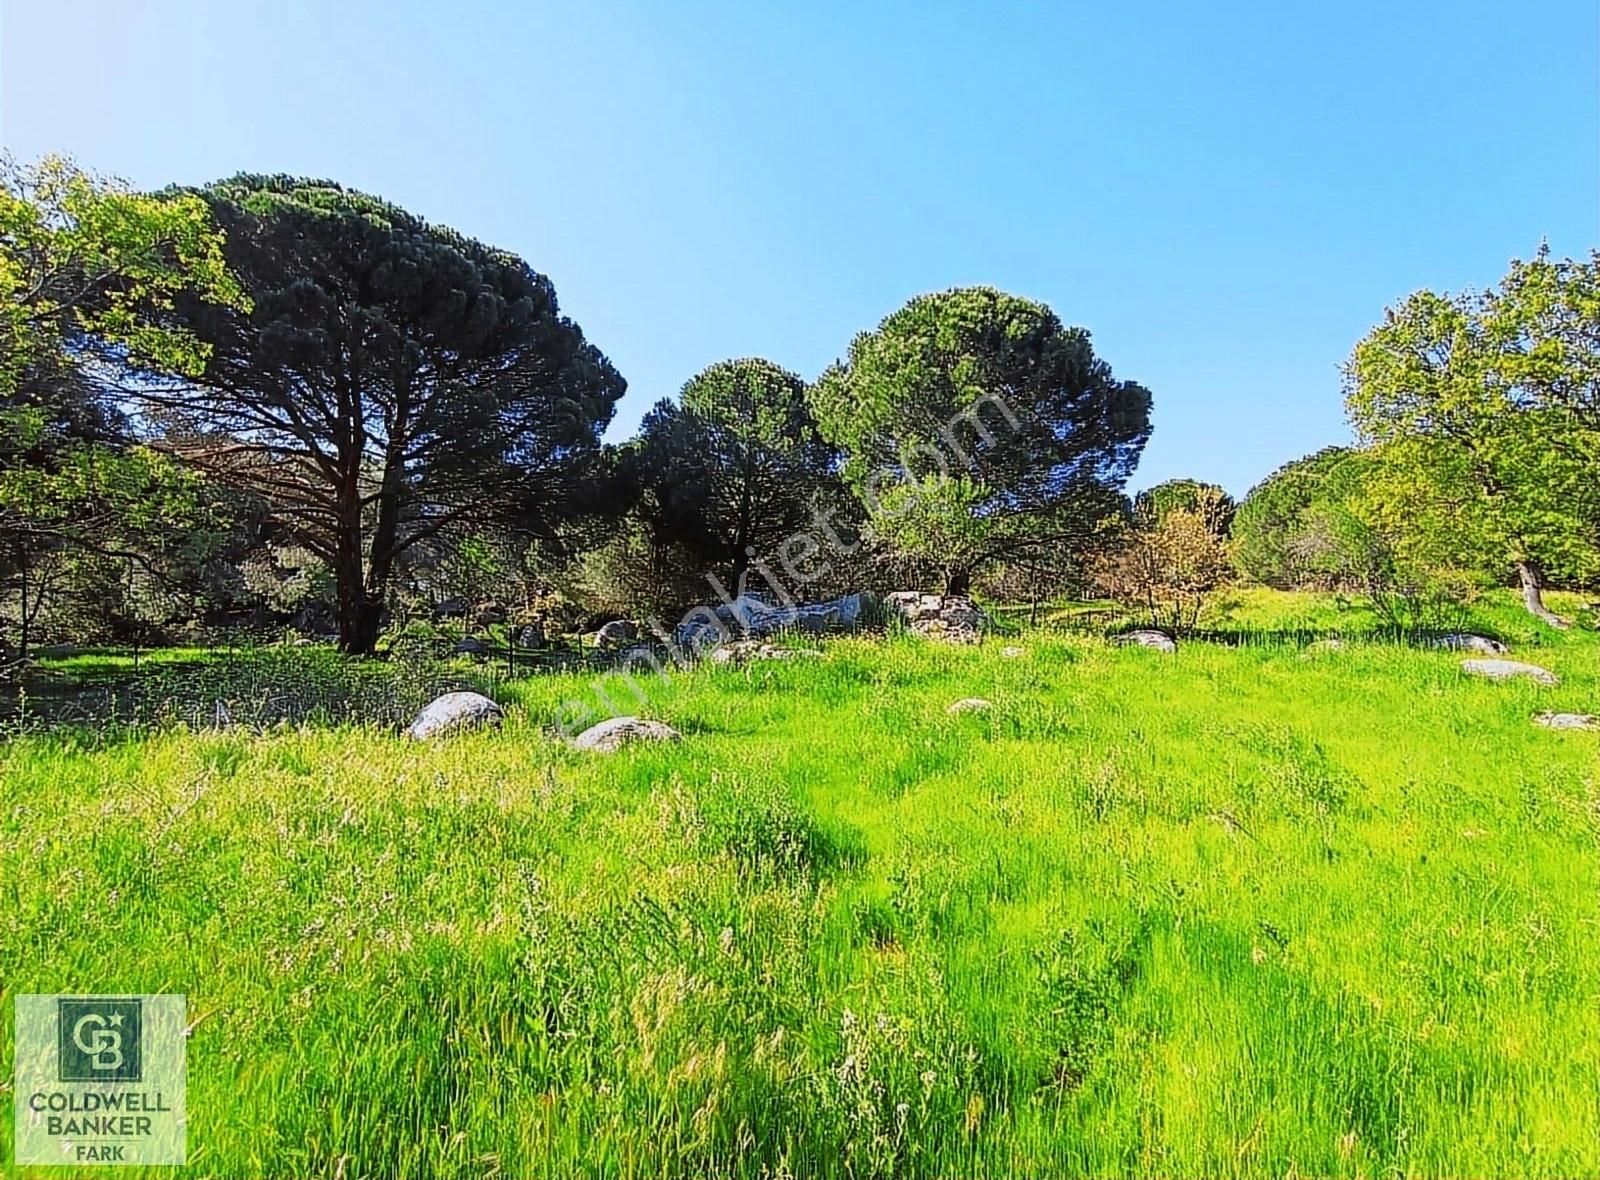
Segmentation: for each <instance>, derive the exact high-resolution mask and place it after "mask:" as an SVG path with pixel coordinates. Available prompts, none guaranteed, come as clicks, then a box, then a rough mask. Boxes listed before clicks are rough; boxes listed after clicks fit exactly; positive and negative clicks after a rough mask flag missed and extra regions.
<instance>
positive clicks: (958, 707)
mask: <svg viewBox="0 0 1600 1180" xmlns="http://www.w3.org/2000/svg"><path fill="white" fill-rule="evenodd" d="M993 707H994V706H993V704H992V703H991V702H989V701H986V700H984V699H983V698H982V697H962V698H961V699H960V700H959V701H951V702H950V707H949V708H948V709H946V710H945V712H946V713H986V712H988V711H989V710H990V709H991V708H993Z"/></svg>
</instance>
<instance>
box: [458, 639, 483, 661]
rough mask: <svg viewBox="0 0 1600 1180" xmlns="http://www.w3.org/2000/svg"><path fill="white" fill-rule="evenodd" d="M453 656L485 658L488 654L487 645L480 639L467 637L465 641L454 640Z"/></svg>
mask: <svg viewBox="0 0 1600 1180" xmlns="http://www.w3.org/2000/svg"><path fill="white" fill-rule="evenodd" d="M455 654H456V655H458V656H486V655H488V654H489V645H488V644H486V643H484V641H483V640H481V639H475V638H473V637H472V636H471V635H468V636H467V637H466V638H465V639H458V640H456V646H455Z"/></svg>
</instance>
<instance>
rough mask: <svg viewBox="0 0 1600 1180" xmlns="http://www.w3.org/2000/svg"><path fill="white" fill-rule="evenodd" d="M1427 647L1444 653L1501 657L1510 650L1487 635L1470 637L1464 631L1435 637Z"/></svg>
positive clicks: (1470, 635)
mask: <svg viewBox="0 0 1600 1180" xmlns="http://www.w3.org/2000/svg"><path fill="white" fill-rule="evenodd" d="M1428 646H1429V647H1437V648H1442V649H1443V650H1445V651H1470V652H1472V653H1474V654H1475V655H1480V656H1503V655H1505V654H1506V652H1507V651H1509V650H1510V649H1509V648H1507V647H1506V645H1505V644H1503V643H1501V642H1500V641H1499V640H1498V639H1490V638H1489V637H1488V636H1487V635H1472V634H1469V633H1467V632H1465V631H1451V632H1449V633H1447V634H1444V635H1436V636H1434V637H1433V638H1432V639H1431V640H1429V642H1428Z"/></svg>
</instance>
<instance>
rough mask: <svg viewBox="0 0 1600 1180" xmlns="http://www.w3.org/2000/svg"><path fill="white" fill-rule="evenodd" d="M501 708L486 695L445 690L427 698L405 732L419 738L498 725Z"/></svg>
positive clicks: (502, 713)
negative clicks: (429, 698) (434, 697)
mask: <svg viewBox="0 0 1600 1180" xmlns="http://www.w3.org/2000/svg"><path fill="white" fill-rule="evenodd" d="M504 717H505V712H504V710H502V709H501V708H500V706H499V705H497V704H495V703H494V702H493V701H491V700H490V699H489V698H488V697H486V696H483V695H481V694H479V693H475V692H447V693H445V694H444V696H442V697H438V698H436V699H435V700H433V701H430V702H429V703H428V704H427V706H426V707H424V708H423V710H422V712H420V713H418V714H417V719H416V720H415V721H413V722H412V723H411V728H410V729H408V730H406V736H407V737H409V738H413V739H415V740H416V741H419V742H423V741H427V740H428V739H429V738H435V737H439V736H441V735H442V734H447V733H454V732H455V731H457V730H462V729H477V728H479V727H481V726H485V725H499V724H500V722H501V720H502V719H503V718H504Z"/></svg>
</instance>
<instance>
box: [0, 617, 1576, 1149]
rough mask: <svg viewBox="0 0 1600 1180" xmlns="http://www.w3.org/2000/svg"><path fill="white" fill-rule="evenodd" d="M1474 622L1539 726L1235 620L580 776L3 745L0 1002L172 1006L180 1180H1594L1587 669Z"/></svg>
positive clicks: (501, 737) (654, 696)
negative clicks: (1573, 720)
mask: <svg viewBox="0 0 1600 1180" xmlns="http://www.w3.org/2000/svg"><path fill="white" fill-rule="evenodd" d="M1481 621H1486V622H1487V623H1488V624H1489V625H1492V626H1494V627H1495V629H1497V630H1499V631H1500V632H1502V633H1504V634H1505V635H1506V636H1507V638H1509V639H1511V640H1512V641H1513V642H1514V644H1515V647H1514V651H1513V655H1514V656H1515V657H1518V658H1525V659H1531V660H1533V661H1534V662H1536V663H1540V664H1542V665H1544V666H1546V667H1548V668H1551V669H1552V670H1554V671H1556V672H1558V673H1559V674H1560V675H1561V676H1562V678H1563V682H1562V684H1561V686H1560V687H1557V688H1541V687H1538V686H1536V685H1532V684H1529V683H1498V684H1497V683H1489V682H1485V681H1481V680H1474V679H1471V678H1469V677H1467V676H1465V675H1463V674H1462V673H1461V672H1460V670H1459V663H1460V659H1461V657H1460V656H1459V655H1454V654H1452V653H1449V652H1440V651H1425V650H1414V649H1409V648H1406V647H1400V646H1393V645H1386V644H1378V643H1372V644H1367V643H1362V642H1355V643H1352V644H1351V645H1350V646H1348V647H1347V648H1345V649H1344V650H1342V651H1315V652H1314V651H1310V650H1307V649H1306V647H1305V646H1304V644H1303V643H1302V642H1288V641H1283V642H1274V641H1272V639H1271V636H1270V635H1268V634H1265V633H1263V632H1262V630H1261V628H1263V627H1268V626H1272V627H1277V628H1279V629H1280V630H1284V629H1289V630H1294V631H1296V632H1297V633H1299V632H1315V631H1319V630H1341V629H1342V630H1346V631H1350V632H1359V631H1361V630H1363V629H1365V628H1366V627H1368V626H1369V625H1370V620H1368V619H1365V618H1364V617H1363V616H1360V615H1359V614H1358V613H1353V612H1351V611H1348V610H1345V609H1343V608H1341V607H1340V606H1339V605H1338V604H1337V603H1335V602H1333V601H1332V600H1314V599H1310V598H1296V599H1289V598H1283V597H1275V596H1267V595H1255V596H1250V597H1248V598H1246V599H1244V600H1242V601H1241V602H1240V603H1239V604H1238V607H1237V609H1236V611H1235V613H1234V616H1233V623H1232V624H1230V625H1231V626H1233V627H1234V628H1235V630H1236V632H1237V634H1238V635H1239V636H1240V637H1245V638H1248V637H1251V636H1254V637H1255V641H1252V642H1244V643H1240V644H1238V645H1229V644H1227V643H1208V644H1198V643H1196V644H1189V645H1186V646H1185V647H1184V648H1183V649H1182V650H1181V651H1180V653H1179V654H1178V655H1177V656H1176V657H1165V656H1161V655H1159V654H1157V653H1153V652H1147V651H1143V650H1122V649H1116V648H1112V647H1110V646H1108V645H1107V644H1105V643H1104V642H1103V641H1101V640H1099V639H1096V638H1092V637H1084V636H1073V635H1067V634H1061V633H1057V632H1052V631H1047V630H1039V631H1030V632H1024V633H1022V634H1020V635H1017V636H1014V637H1010V638H1007V639H1004V640H997V641H992V642H989V643H986V644H984V645H982V646H981V647H978V648H972V649H964V648H951V647H943V646H936V645H932V644H928V643H923V642H919V641H916V640H912V639H906V638H901V639H891V640H884V641H868V640H839V641H835V642H831V643H828V644H827V645H825V647H824V648H823V651H824V653H825V654H824V656H823V657H822V658H818V659H806V660H800V659H796V660H790V661H785V662H763V663H756V664H752V665H750V666H748V667H746V668H711V667H703V668H700V669H697V670H695V671H693V672H690V673H684V674H675V675H673V676H672V677H671V678H670V680H669V682H667V683H665V684H658V683H655V682H648V683H647V684H646V690H647V692H648V694H649V696H648V702H647V703H646V704H644V705H642V706H637V707H635V705H634V704H633V702H631V701H630V700H629V699H628V698H627V696H626V694H625V692H623V691H622V690H621V688H620V686H618V685H617V684H615V683H613V684H612V686H611V687H612V692H613V695H614V696H616V698H617V700H618V703H619V704H625V705H626V706H627V707H626V708H625V709H624V711H628V712H641V713H643V714H645V715H648V716H653V717H658V718H660V719H662V720H665V721H668V722H670V723H671V724H673V725H674V726H676V727H677V728H678V729H679V730H681V731H682V732H683V734H684V735H685V736H684V740H683V741H682V742H680V743H677V744H675V745H671V746H656V747H649V748H635V749H631V750H627V751H624V752H622V753H620V754H616V755H612V756H595V755H584V754H580V753H578V752H575V751H573V750H571V749H569V748H567V747H565V746H564V745H563V744H562V743H560V742H559V741H558V740H557V739H556V738H554V737H553V736H552V735H551V733H550V732H549V731H550V726H551V723H552V722H553V720H554V719H555V717H556V716H557V713H558V710H559V708H560V707H561V704H562V702H563V701H564V700H566V699H568V698H570V697H573V696H582V695H583V694H585V693H587V692H589V691H590V690H591V684H592V681H591V680H590V679H588V678H583V677H575V676H545V677H537V678H531V679H527V680H522V681H516V682H512V683H509V684H506V685H502V686H501V687H500V689H499V690H498V691H499V692H500V695H501V696H502V699H503V700H504V701H505V702H506V703H507V704H508V705H510V707H511V708H510V717H509V719H508V722H507V724H506V726H505V727H504V728H503V729H502V730H500V731H498V732H490V733H475V734H467V735H462V736H458V737H456V738H453V739H450V740H447V741H443V742H439V743H435V744H431V745H426V746H423V745H416V744H409V743H405V742H402V741H400V740H398V739H397V738H395V737H394V736H393V733H392V731H389V730H380V729H378V728H350V727H345V728H336V729H318V728H311V727H306V728H299V729H283V730H280V731H275V732H268V733H265V734H251V733H239V732H229V731H224V732H217V733H200V734H191V733H187V732H181V731H169V732H157V733H151V734H147V735H142V736H140V735H125V736H117V737H99V738H97V737H95V736H93V735H89V734H86V733H81V732H80V733H68V734H57V735H54V736H23V737H18V738H15V739H13V740H11V741H9V742H7V743H4V744H0V784H3V785H0V983H3V987H4V990H5V992H6V993H7V998H8V999H9V996H10V995H11V994H15V993H17V992H32V991H93V992H116V991H129V992H152V991H175V992H183V993H186V994H187V996H188V1005H189V1013H190V1019H191V1020H192V1021H195V1027H194V1029H193V1034H192V1036H191V1039H190V1042H189V1054H188V1069H189V1087H188V1101H189V1120H190V1122H189V1125H190V1133H189V1144H190V1147H189V1150H190V1165H189V1167H188V1169H186V1170H185V1172H184V1173H183V1174H185V1175H189V1174H192V1175H215V1176H226V1177H235V1176H249V1175H259V1174H266V1175H282V1176H288V1175H296V1176H329V1177H341V1178H343V1180H356V1178H357V1177H365V1176H408V1177H424V1176H484V1175H494V1174H502V1175H507V1176H548V1177H565V1176H572V1175H577V1174H582V1175H594V1176H607V1177H612V1176H615V1177H634V1176H640V1177H643V1176H655V1177H662V1176H679V1175H683V1176H689V1175H694V1176H701V1175H717V1176H721V1175H732V1176H748V1177H783V1176H793V1177H803V1176H813V1175H824V1176H833V1175H838V1176H906V1177H923V1176H941V1177H967V1176H1056V1175H1085V1174H1092V1175H1130V1176H1133V1175H1137V1176H1147V1175H1162V1176H1194V1175H1207V1176H1268V1175H1270V1176H1288V1175H1336V1176H1373V1177H1377V1176H1397V1175H1429V1176H1488V1175H1528V1176H1551V1177H1572V1176H1582V1175H1594V1174H1596V1173H1600V1140H1597V1137H1596V1130H1595V1128H1596V1126H1597V1125H1600V926H1597V917H1600V909H1597V904H1596V902H1597V897H1600V892H1597V891H1600V861H1597V857H1596V853H1597V835H1600V735H1597V734H1594V733H1581V732H1567V733H1562V732H1551V731H1548V730H1545V729H1542V728H1539V727H1536V726H1534V725H1533V724H1532V723H1531V717H1532V716H1533V714H1535V713H1536V712H1538V711H1542V710H1546V709H1556V710H1569V711H1581V712H1600V637H1597V636H1596V635H1595V634H1594V633H1593V632H1583V631H1573V632H1570V633H1566V634H1558V633H1555V632H1552V631H1547V630H1543V629H1535V627H1534V626H1533V625H1532V624H1531V623H1525V622H1523V621H1522V620H1521V619H1520V618H1519V617H1518V616H1517V615H1516V614H1515V613H1514V612H1513V611H1512V610H1511V609H1510V608H1509V607H1508V606H1506V605H1505V604H1503V603H1501V604H1495V605H1494V606H1493V607H1492V608H1491V611H1490V614H1489V615H1488V616H1487V617H1486V619H1485V620H1481ZM1002 643H1011V644H1015V645H1017V646H1020V647H1022V648H1024V649H1025V654H1024V655H1022V656H1020V657H1015V658H1007V657H1006V656H1004V655H1003V654H1002V652H1001V645H1002ZM969 696H979V697H985V698H987V699H989V700H990V701H992V702H993V707H992V709H990V710H989V711H988V712H981V713H970V714H964V715H958V716H952V715H949V714H948V713H947V712H946V708H947V706H948V705H949V704H950V702H952V701H954V700H956V699H957V698H961V697H969ZM4 1010H5V1019H6V1021H7V1022H8V1028H7V1030H6V1031H7V1035H6V1036H5V1038H4V1045H5V1052H6V1053H7V1054H9V1052H10V1036H9V1021H10V1019H11V1005H10V1004H9V1003H6V1004H5V1005H4ZM10 1071H11V1062H10V1058H9V1056H7V1057H6V1058H4V1060H3V1061H0V1075H3V1076H4V1078H5V1083H3V1084H6V1085H9V1078H10ZM7 1098H8V1100H7V1102H6V1103H5V1107H6V1109H5V1112H4V1113H5V1119H4V1122H3V1124H0V1145H3V1146H4V1148H5V1150H4V1151H0V1156H5V1157H6V1158H9V1146H10V1141H11V1135H12V1129H11V1120H10V1095H9V1093H8V1096H7ZM38 1174H39V1175H40V1176H52V1175H59V1174H61V1171H60V1170H59V1169H39V1170H38ZM163 1174H171V1173H170V1171H167V1172H164V1173H163Z"/></svg>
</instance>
